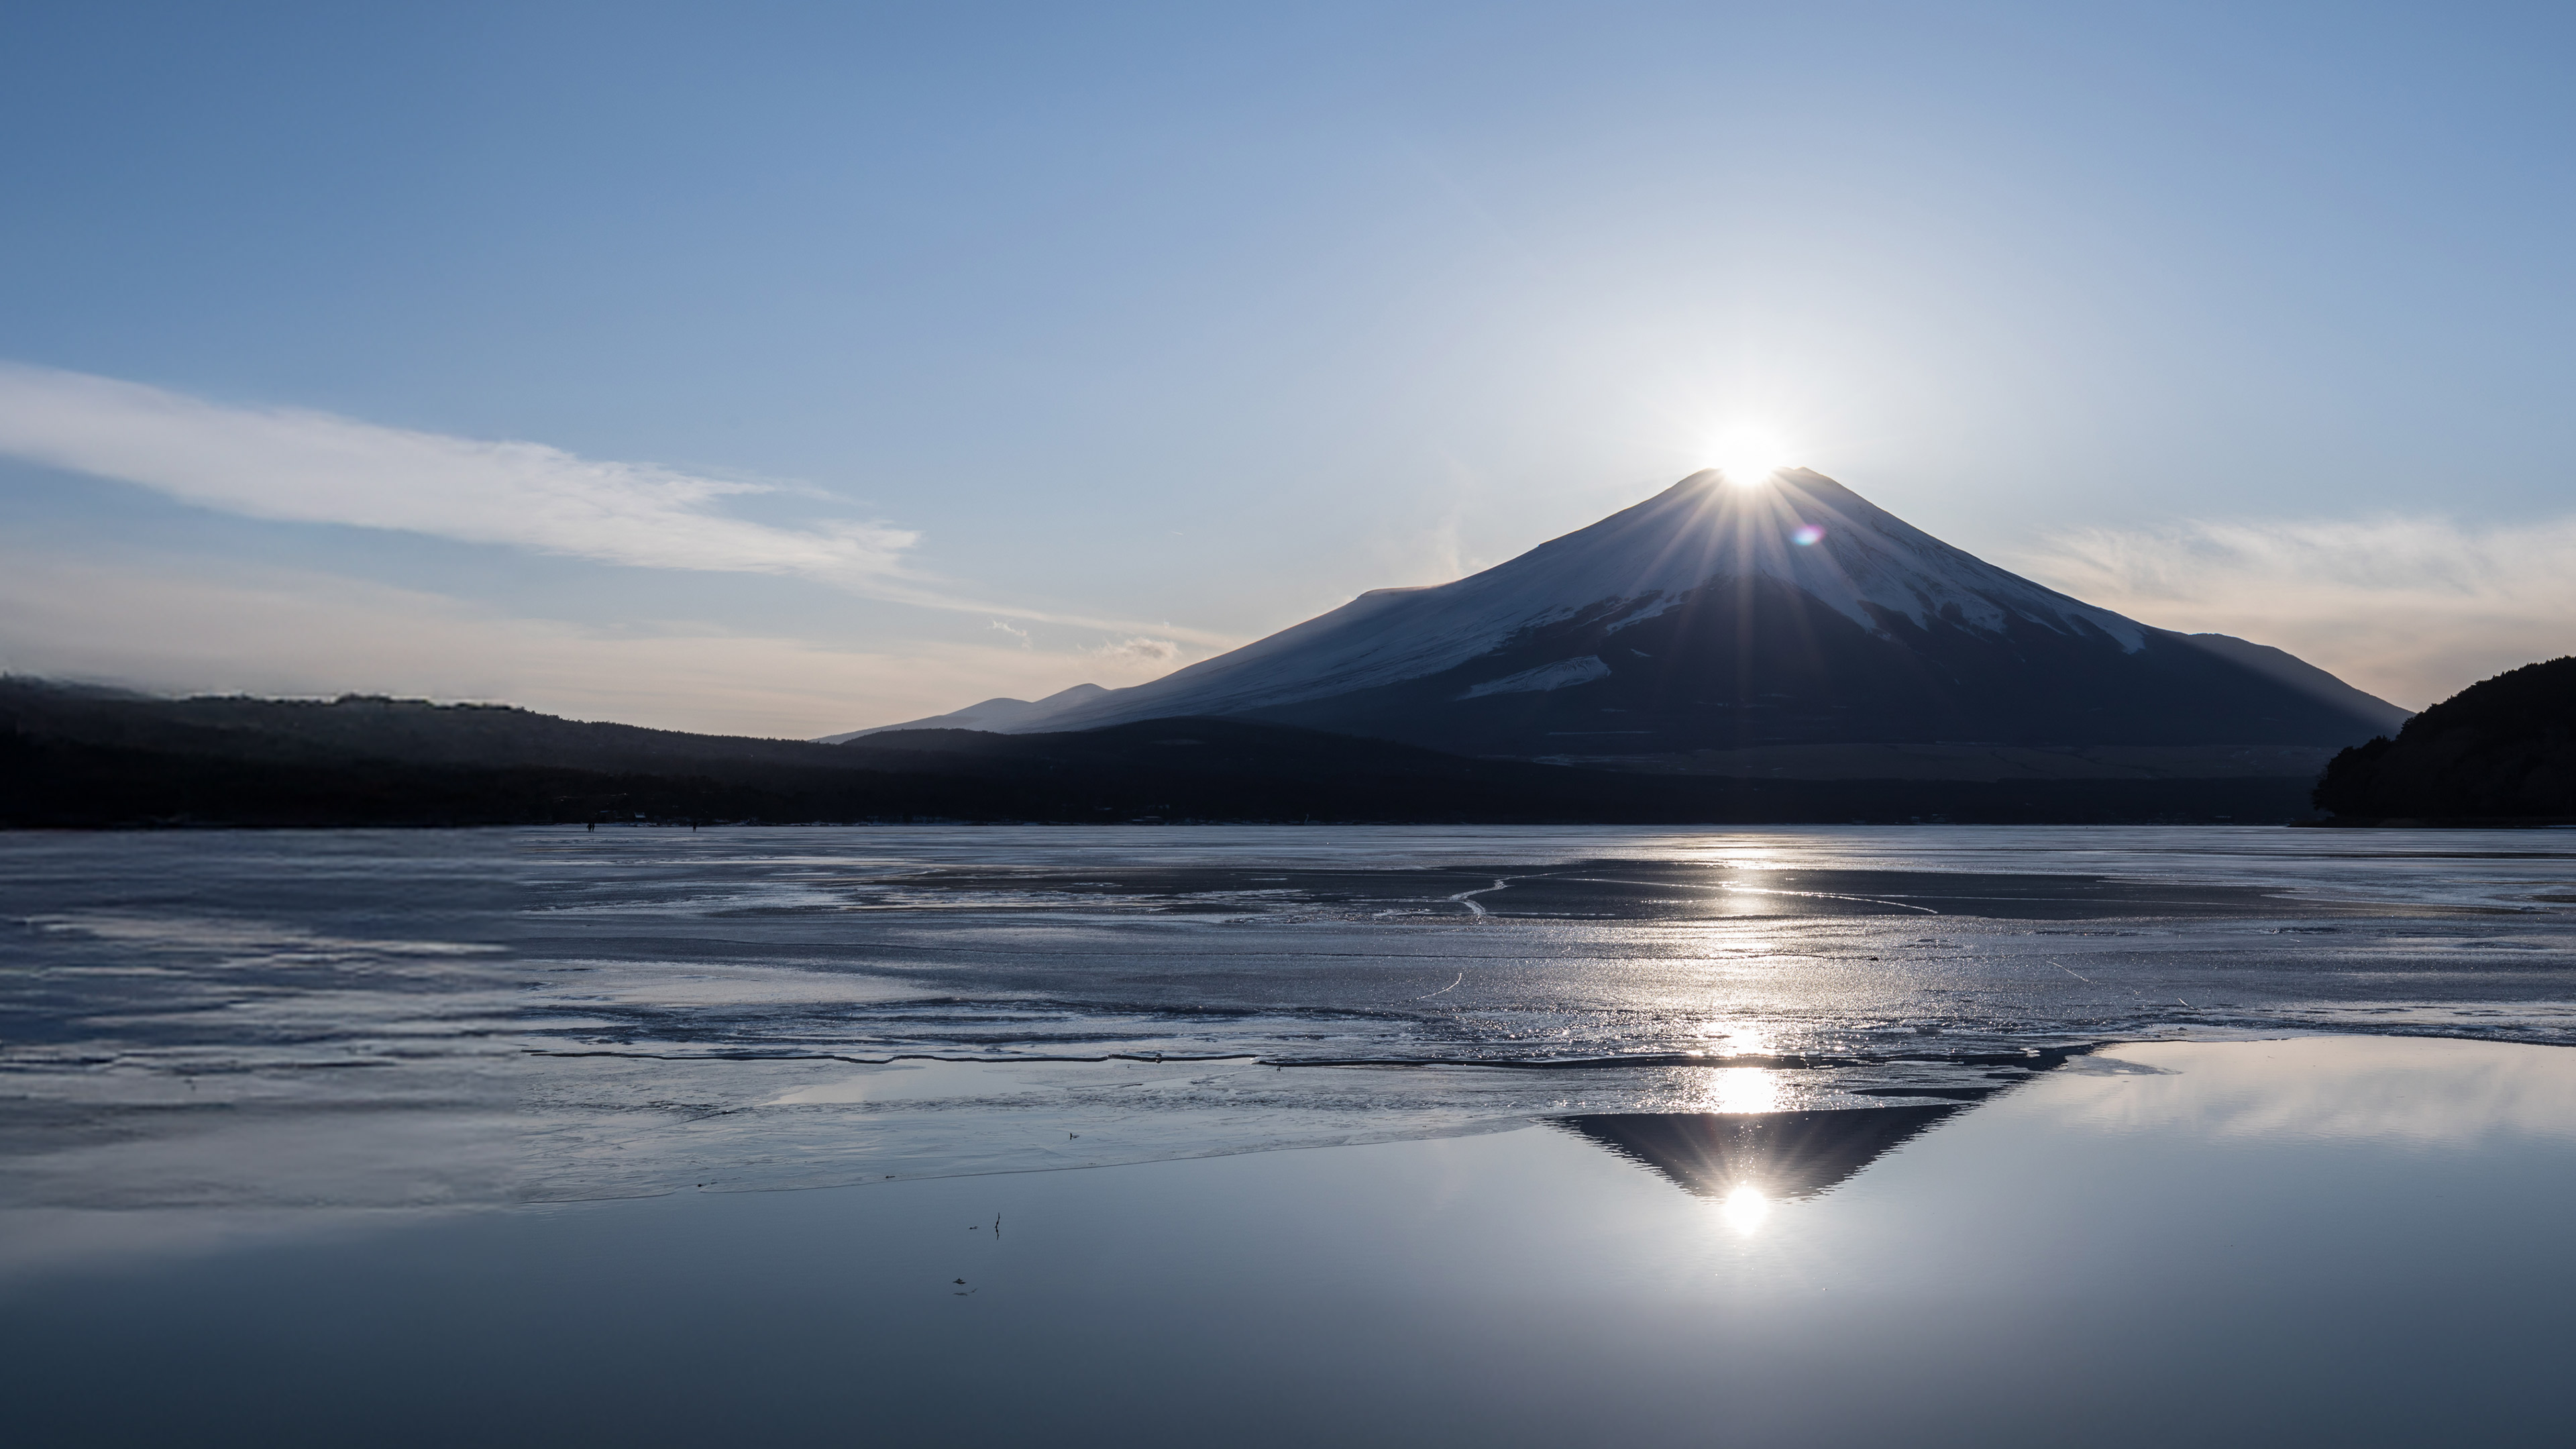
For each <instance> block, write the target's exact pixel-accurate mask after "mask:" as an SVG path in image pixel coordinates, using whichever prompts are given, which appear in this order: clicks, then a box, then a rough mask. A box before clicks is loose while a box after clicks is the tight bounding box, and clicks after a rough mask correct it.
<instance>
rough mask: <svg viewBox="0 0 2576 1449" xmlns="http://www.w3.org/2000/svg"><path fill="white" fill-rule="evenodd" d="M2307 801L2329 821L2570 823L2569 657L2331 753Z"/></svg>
mask: <svg viewBox="0 0 2576 1449" xmlns="http://www.w3.org/2000/svg"><path fill="white" fill-rule="evenodd" d="M2316 803H2317V804H2318V805H2319V806H2320V807H2322V808H2324V809H2327V810H2331V811H2333V812H2334V813H2335V815H2336V816H2337V817H2338V818H2339V819H2342V818H2358V819H2362V820H2370V819H2383V820H2384V819H2391V818H2406V819H2418V820H2421V819H2444V818H2486V819H2530V818H2533V817H2551V816H2555V817H2563V818H2567V819H2576V656H2571V657H2569V658H2565V659H2551V660H2547V661H2545V662H2542V663H2539V664H2526V665H2524V666H2523V667H2521V668H2520V669H2513V670H2508V671H2506V672H2505V673H2503V674H2499V675H2497V676H2496V677H2495V678H2493V679H2488V680H2481V681H2480V682H2478V683H2476V684H2472V685H2470V686H2469V687H2468V688H2466V689H2464V690H2461V691H2460V692H2459V693H2458V694H2455V695H2453V696H2451V697H2450V698H2449V699H2446V700H2444V701H2442V702H2441V703H2440V704H2437V705H2434V706H2433V707H2432V708H2430V709H2427V710H2425V711H2424V712H2423V713H2422V714H2419V715H2417V716H2415V717H2414V718H2413V719H2410V720H2408V721H2407V722H2406V727H2405V728H2404V729H2401V730H2399V731H2398V732H2397V736H2396V738H2395V739H2390V738H2387V737H2386V736H2382V737H2380V738H2377V739H2373V740H2371V741H2370V742H2369V743H2367V744H2363V745H2358V746H2355V747H2354V748H2352V749H2348V750H2346V751H2344V752H2343V753H2342V754H2340V755H2337V756H2335V758H2334V762H2333V763H2332V764H2331V765H2329V766H2327V767H2326V774H2325V778H2324V780H2322V781H2321V782H2319V783H2318V785H2317V791H2316Z"/></svg>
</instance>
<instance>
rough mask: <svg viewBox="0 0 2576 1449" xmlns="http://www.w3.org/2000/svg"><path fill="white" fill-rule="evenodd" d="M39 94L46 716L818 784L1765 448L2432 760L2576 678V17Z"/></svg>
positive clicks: (24, 242) (196, 15)
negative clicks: (703, 731) (902, 744)
mask: <svg viewBox="0 0 2576 1449" xmlns="http://www.w3.org/2000/svg"><path fill="white" fill-rule="evenodd" d="M6 26H7V33H6V42H7V43H6V44H5V45H0V127H5V134H6V135H7V136H8V137H9V138H10V140H11V144H10V145H9V146H7V147H6V148H5V150H0V195H5V196H7V197H8V198H10V200H9V203H8V204H7V205H6V206H5V207H0V263H5V265H6V267H7V270H8V274H9V275H10V277H11V278H12V279H13V285H12V286H10V287H8V288H5V289H0V362H5V363H6V364H8V366H6V367H5V368H0V665H5V666H6V667H9V668H12V669H18V670H23V671H29V672H39V673H49V674H57V675H79V676H86V677H93V678H111V679H118V680H123V681H126V682H132V683H138V684H144V685H147V686H152V687H161V688H174V689H235V688H242V689H256V690H264V691H280V692H297V693H330V692H336V691H338V690H341V689H366V690H378V691H386V692H394V693H405V694H431V695H436V696H439V697H473V698H508V699H513V700H517V701H519V702H524V703H528V704H531V705H535V706H538V707H543V708H550V709H557V710H561V711H564V712H568V713H573V714H576V715H582V716H585V717H594V718H621V719H630V720H634V721H637V722H642V723H657V724H673V725H682V726H687V727H693V728H720V729H729V730H740V731H746V732H756V733H780V734H813V733H821V732H824V731H826V730H830V729H843V728H851V727H855V726H859V725H865V724H870V723H880V722H884V721H887V720H893V719H900V718H905V717H908V716H911V715H915V714H921V713H926V712H930V711H932V710H937V709H944V708H949V707H953V706H956V705H960V704H964V703H967V702H969V701H971V700H974V699H978V698H982V697H984V696H987V695H992V694H1005V693H1008V694H1021V695H1027V694H1032V693H1042V692H1045V691H1048V690H1052V689H1055V688H1060V687H1063V686H1064V685H1067V684H1071V683H1074V682H1076V681H1078V680H1082V679H1096V680H1098V681H1100V682H1102V683H1109V684H1125V683H1133V682H1136V681H1138V680H1141V679H1144V678H1148V677H1151V676H1152V675H1154V674H1156V673H1159V672H1161V671H1162V670H1165V669H1168V668H1170V667H1172V666H1173V665H1174V664H1175V663H1179V662H1185V661H1187V660H1189V659H1194V658H1200V657H1204V656H1205V655H1206V654H1208V653H1210V652H1213V651H1214V650H1216V649H1219V648H1222V647H1224V646H1225V645H1227V644H1229V643H1232V642H1240V641H1242V640H1245V639H1249V638H1252V637H1255V636H1258V635H1260V634H1263V633H1267V632H1269V631H1271V630H1273V629H1276V628H1280V627H1283V626H1285V625H1287V624H1290V623H1293V622H1295V621H1297V620H1299V619H1301V618H1304V617H1307V616H1309V615H1312V614H1314V613H1317V612H1320V611H1322V610H1324V609H1327V608H1330V607H1332V606H1334V605H1336V604H1339V603H1340V602H1342V601H1343V600H1345V599H1347V598H1348V597H1349V596H1350V595H1351V594H1353V593H1356V592H1358V591H1359V590H1361V589H1365V588H1371V587H1376V586H1380V585H1385V584H1394V583H1424V582H1434V581H1437V580H1440V579H1443V578H1449V577H1455V576H1457V574H1458V573H1460V572H1462V571H1465V570H1468V569H1472V568H1475V567H1479V566H1482V565H1484V564H1490V563H1493V562H1498V561H1500V560H1501V559H1503V558H1507V557H1509V556H1511V555H1512V554H1515V553H1517V552H1519V551H1521V550H1522V549H1524V548H1526V547H1528V546H1530V545H1532V544H1534V543H1537V542H1539V541H1541V540H1543V539H1545V538H1547V537H1550V536H1553V535H1555V534H1558V533H1562V532H1564V531H1566V530H1568V529H1572V528H1576V527H1580V526H1581V525H1583V524H1585V523H1588V522H1590V521H1592V520H1593V519H1595V518H1597V517H1599V516H1601V515H1602V514H1604V513H1606V512H1609V511H1610V510H1612V509H1614V508H1617V507H1621V506H1624V505H1625V504H1627V503H1630V502H1633V501H1635V500H1637V499H1638V498H1641V497H1644V496H1646V495H1647V494H1650V493H1652V492H1654V491H1656V490H1658V489H1660V488H1661V487H1663V486H1664V485H1666V484H1668V483H1670V482H1671V481H1672V480H1673V479H1674V478H1677V477H1679V476H1680V475H1682V474H1683V473H1686V472H1688V471H1690V470H1692V469H1693V468H1696V467H1698V466H1701V465H1702V464H1703V463H1705V462H1707V461H1709V456H1708V455H1709V452H1710V450H1711V448H1712V446H1713V440H1715V439H1716V438H1717V437H1719V436H1720V435H1721V434H1722V433H1724V432H1725V431H1727V430H1728V429H1729V428H1730V427H1734V426H1739V425H1746V424H1750V425H1754V426H1758V427H1761V428H1764V429H1768V430H1770V431H1772V432H1774V433H1776V434H1779V435H1781V436H1782V437H1783V438H1784V439H1785V441H1786V442H1787V443H1788V445H1789V447H1790V451H1791V452H1792V453H1793V454H1794V458H1793V461H1796V462H1800V463H1804V464H1807V465H1809V466H1813V467H1816V468H1818V469H1820V470H1822V471H1824V472H1827V473H1829V474H1832V475H1834V476H1836V477H1838V478H1840V479H1841V480H1842V481H1844V482H1846V483H1848V484H1850V485H1851V486H1853V487H1855V488H1857V489H1859V490H1860V491H1861V492H1863V493H1864V494H1866V495H1868V496H1870V497H1871V498H1873V499H1874V500H1875V501H1877V502H1879V503H1880V504H1882V505H1884V506H1886V507H1888V508H1891V509H1893V510H1894V511H1896V512H1897V513H1899V514H1901V515H1903V516H1905V517H1906V518H1908V519H1909V520H1911V521H1912V522H1914V523H1916V524H1918V525H1920V526H1922V527H1925V528H1928V529H1930V530H1931V531H1933V532H1935V533H1937V534H1940V535H1941V536H1943V537H1945V538H1948V539H1949V540H1950V541H1952V542H1954V543H1957V544H1959V545H1961V546H1963V547H1966V548H1969V549H1971V550H1972V551H1975V552H1978V553H1980V554H1983V555H1985V556H1987V557H1989V558H1992V559H1994V560H1995V561H1997V562H2000V563H2003V564H2005V565H2006V566H2008V567H2014V568H2018V569H2020V570H2022V571H2024V572H2027V573H2031V574H2032V575H2033V576H2035V577H2039V578H2041V579H2042V580H2043V581H2045V582H2049V583H2052V584H2055V585H2057V586H2059V587H2063V588H2067V589H2069V590H2070V591H2073V592H2076V593H2078V594H2080V595H2081V596H2083V597H2086V598H2088V599H2091V600H2093V601H2095V602H2099V603H2103V604H2106V605H2109V606H2111V607H2114V608H2119V609H2122V610H2124V611H2125V612H2129V613H2132V614H2134V615H2136V616H2138V617H2141V618H2143V619H2145V620H2147V621H2148V622H2150V623H2156V624H2164V625H2168V626H2172V627H2183V628H2195V629H2202V628H2206V629H2221V630H2224V631H2226V632H2230V633H2237V634H2242V635H2245V636H2248V637H2252V638H2257V639H2261V640H2263V641H2265V642H2269V643H2277V644H2281V645H2283V646H2285V647H2289V648H2292V649H2294V650H2296V651H2298V652H2300V653H2302V654H2303V655H2305V656H2307V657H2309V658H2312V659H2314V660H2316V661H2317V662H2319V663H2321V664H2325V665H2326V666H2327V667H2329V668H2333V669H2336V670H2337V671H2338V672H2340V673H2343V674H2344V675H2346V677H2348V678H2351V679H2353V680H2354V681H2355V682H2356V683H2359V684H2362V685H2363V686H2364V687H2367V688H2373V689H2375V690H2377V691H2379V692H2381V693H2383V694H2386V695H2387V696H2388V697H2390V698H2392V699H2397V700H2399V701H2400V702H2402V703H2407V704H2412V705H2420V704H2422V703H2424V702H2426V701H2427V700H2429V699H2431V698H2434V697H2438V696H2439V695H2441V694H2444V693H2447V692H2449V691H2450V690H2453V689H2456V688H2458V687H2459V686H2460V685H2463V684H2466V683H2468V682H2470V681H2471V680H2472V679H2475V678H2477V677H2480V676H2481V675H2483V674H2487V673H2492V672H2494V671H2495V670H2496V669H2499V668H2503V667H2507V666H2509V665H2511V664H2515V663H2520V662H2524V661H2526V660H2528V659H2531V658H2536V657H2540V656H2541V655H2543V654H2552V653H2565V652H2568V651H2569V650H2570V649H2571V648H2576V627H2571V625H2570V622H2569V621H2570V620H2576V592H2571V588H2576V586H2571V584H2570V583H2569V582H2568V581H2567V580H2566V579H2565V578H2563V577H2561V576H2562V575H2564V574H2567V573H2570V572H2576V571H2570V570H2568V569H2566V567H2565V560H2566V559H2567V558H2568V557H2569V556H2570V552H2569V551H2570V549H2576V502H2571V500H2572V499H2576V487H2571V483H2576V476H2571V465H2576V409H2571V408H2570V407H2568V405H2567V395H2568V393H2569V384H2570V382H2571V380H2576V358H2571V348H2576V341H2571V339H2576V288H2571V285H2570V276H2569V272H2570V261H2569V258H2570V257H2571V256H2576V227H2571V225H2570V223H2571V221H2576V188H2571V184H2570V183H2571V177H2570V170H2571V167H2576V159H2571V156H2572V155H2576V151H2571V148H2570V147H2569V146H2568V145H2567V139H2568V137H2569V136H2571V135H2576V114H2571V112H2576V100H2571V95H2576V88H2571V87H2569V86H2568V85H2566V84H2565V79H2564V74H2563V71H2564V57H2565V56H2566V55H2567V54H2569V53H2570V42H2571V40H2576V12H2569V11H2567V10H2565V9H2564V8H2563V7H2540V6H2533V7H2515V6H2457V5H2453V6H2441V7H2434V6H2406V7H2398V6H2382V7H2374V6H2363V5H2334V6H2323V5H2319V6H2302V5H2273V6H2256V7H2247V6H2205V7H2204V6H2191V5H2177V4H2161V5H2153V6H2134V7H2122V6H2083V7H2068V6H1977V5H1954V6H1938V7H1934V6H1869V5H1850V6H1833V5H1818V6H1801V7H1780V6H1770V5H1763V6H1742V7H1734V6H1725V5H1697V6H1619V5H1599V4H1588V5H1583V6H1510V5H1485V6H1434V5H1420V6H1394V7H1389V6H1366V7H1358V6H1354V7H1334V6H1328V5H1309V6H1300V7H1284V6H1268V7H1253V6H1241V7H1230V8H1220V7H1204V6H1202V7H1178V6H1175V7H1159V8H1158V7H1099V8H1093V9H1088V10H1080V11H1077V10H1074V9H1072V8H1069V7H1013V6H984V7H972V6H943V7H935V8H934V7H917V8H870V7H864V6H850V5H835V6H819V5H816V6H808V5H758V4H733V5H726V6H721V7H718V6H646V5H632V4H629V5H618V6H604V5H603V6H583V5H543V4H536V5H526V4H522V5H511V6H493V7H482V6H474V5H454V4H452V5H445V6H439V7H408V8H405V9H403V10H400V11H397V10H395V9H393V8H391V7H349V6H259V5H241V6H227V7H206V6H178V5H172V6H138V5H115V4H84V5H77V6H75V5H47V4H29V5H20V6H17V7H14V8H13V9H12V11H11V13H10V18H9V19H8V21H7V22H6ZM501 445H515V446H501Z"/></svg>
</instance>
